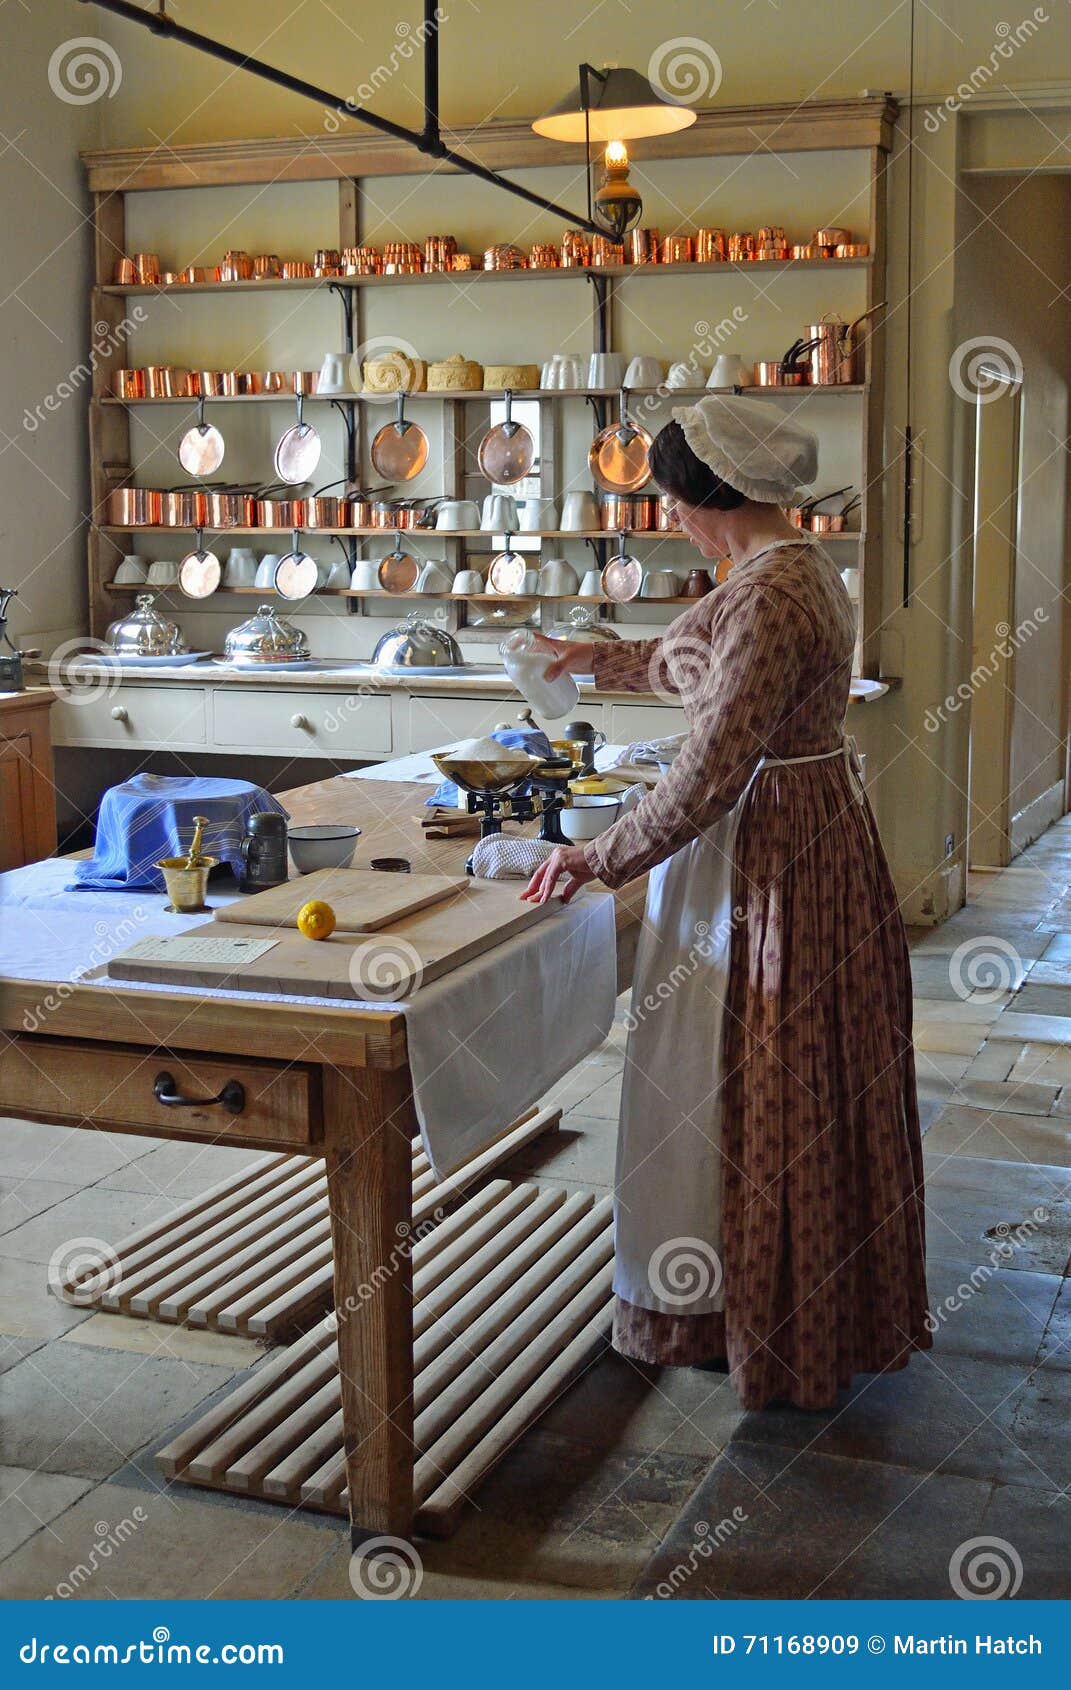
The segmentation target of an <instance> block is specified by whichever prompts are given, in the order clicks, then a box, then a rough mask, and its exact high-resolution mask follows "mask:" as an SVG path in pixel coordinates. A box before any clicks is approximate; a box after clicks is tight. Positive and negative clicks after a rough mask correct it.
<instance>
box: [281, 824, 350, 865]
mask: <svg viewBox="0 0 1071 1690" xmlns="http://www.w3.org/2000/svg"><path fill="white" fill-rule="evenodd" d="M360 835H361V830H360V828H359V827H348V826H346V824H345V823H343V822H324V823H322V824H321V825H320V826H318V827H292V828H291V829H290V830H289V832H288V834H287V844H288V845H289V847H290V857H291V860H292V861H293V864H294V867H295V868H296V869H297V871H298V873H299V874H312V873H313V872H314V870H316V869H318V868H349V866H350V864H351V863H352V861H353V853H354V851H355V850H356V849H357V841H358V839H359V838H360Z"/></svg>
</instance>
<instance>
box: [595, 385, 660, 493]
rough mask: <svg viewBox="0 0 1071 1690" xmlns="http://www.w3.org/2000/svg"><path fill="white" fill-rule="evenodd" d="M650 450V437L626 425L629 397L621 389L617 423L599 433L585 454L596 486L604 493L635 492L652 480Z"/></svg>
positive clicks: (645, 432)
mask: <svg viewBox="0 0 1071 1690" xmlns="http://www.w3.org/2000/svg"><path fill="white" fill-rule="evenodd" d="M650 450H651V436H650V434H649V433H648V432H647V430H646V429H645V428H641V427H639V425H638V424H637V423H633V422H630V421H629V417H628V395H627V393H626V391H625V389H624V388H622V389H621V404H620V415H619V417H618V420H617V422H615V423H610V424H609V425H608V427H606V428H603V429H600V430H599V432H598V434H597V435H596V436H595V438H594V440H593V441H592V442H591V449H590V451H589V452H588V467H589V468H590V470H591V473H592V476H593V477H594V480H595V485H596V486H597V487H599V488H601V490H602V491H603V492H604V493H636V492H638V491H639V489H640V488H641V487H645V486H646V485H647V483H648V481H650V479H651V465H650V462H649V459H648V453H649V452H650Z"/></svg>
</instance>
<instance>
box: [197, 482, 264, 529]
mask: <svg viewBox="0 0 1071 1690" xmlns="http://www.w3.org/2000/svg"><path fill="white" fill-rule="evenodd" d="M206 498H207V500H208V522H207V524H206V526H207V527H209V528H255V527H256V525H257V520H256V519H257V513H256V496H255V494H254V492H253V490H252V488H249V487H241V486H238V485H237V484H232V485H230V486H226V487H210V488H208V489H207V490H206Z"/></svg>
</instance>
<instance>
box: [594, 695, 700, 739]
mask: <svg viewBox="0 0 1071 1690" xmlns="http://www.w3.org/2000/svg"><path fill="white" fill-rule="evenodd" d="M608 713H609V717H610V726H609V728H608V729H607V738H608V739H610V740H612V742H613V743H614V744H615V745H631V744H632V742H633V740H637V739H665V738H666V736H667V735H668V734H682V733H687V731H688V718H687V717H686V716H685V714H684V711H683V710H680V709H678V708H677V707H676V706H675V705H672V704H611V705H610V707H609V712H608Z"/></svg>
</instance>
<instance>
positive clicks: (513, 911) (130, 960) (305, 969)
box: [108, 877, 559, 1003]
mask: <svg viewBox="0 0 1071 1690" xmlns="http://www.w3.org/2000/svg"><path fill="white" fill-rule="evenodd" d="M306 878H309V877H306ZM520 889H521V883H520V882H519V881H516V880H515V881H511V882H509V883H507V884H505V885H501V886H499V885H495V884H493V883H491V884H489V883H488V882H486V881H472V880H468V881H467V882H466V885H465V890H464V891H463V892H461V893H459V895H458V896H457V897H456V898H451V899H450V901H449V902H447V903H440V904H436V905H432V906H430V907H429V908H426V909H423V910H420V911H418V912H417V913H416V914H414V915H410V916H407V917H405V919H404V920H402V921H398V922H396V923H395V924H394V925H393V926H392V927H391V928H390V929H389V930H387V931H384V932H379V933H365V934H354V933H339V932H337V931H336V932H335V933H333V934H332V935H331V937H330V939H321V940H313V939H305V938H302V936H301V934H300V933H298V932H296V931H285V932H279V933H278V934H272V935H270V937H272V938H274V939H275V940H276V942H275V944H274V945H273V946H272V948H271V949H270V950H269V951H266V952H265V953H264V954H263V955H262V956H259V957H255V958H252V959H251V960H242V961H240V962H238V963H237V964H235V962H233V961H226V962H219V961H198V962H177V961H175V960H173V959H172V960H163V961H161V960H154V959H152V958H147V957H145V956H138V955H131V954H130V953H129V952H127V953H124V955H121V956H117V957H113V958H112V959H111V960H110V961H109V963H108V974H109V976H110V978H112V979H113V980H148V981H153V982H155V983H157V984H159V985H173V986H200V987H203V988H204V989H205V990H206V991H211V990H212V989H213V988H216V989H217V990H228V991H234V990H238V991H248V992H268V993H271V994H272V995H273V996H274V995H279V996H285V997H315V998H341V999H349V1000H350V1001H352V1000H354V999H367V1000H370V1001H372V1002H384V1003H393V1002H398V1001H399V1000H401V999H404V998H408V997H411V996H412V994H413V993H414V992H415V991H416V990H418V988H419V987H420V986H421V985H427V984H429V983H430V982H431V981H432V980H438V979H440V978H441V977H442V976H443V975H444V974H447V973H449V972H450V970H451V969H454V968H458V967H460V965H461V964H462V963H464V962H470V961H471V960H472V958H473V957H477V956H480V955H482V954H483V953H484V952H485V951H489V950H491V949H492V948H493V947H494V946H495V945H500V944H502V943H503V941H504V940H506V939H509V938H511V937H512V936H513V935H514V934H515V933H520V932H523V931H524V930H525V929H526V928H529V927H532V926H534V924H535V923H536V922H538V921H542V920H543V919H544V918H545V917H546V916H547V915H548V914H549V913H550V911H551V910H553V909H556V908H557V907H558V903H559V900H558V899H557V898H552V899H551V900H550V902H549V903H547V904H525V903H522V902H521V901H520V896H519V894H520ZM187 933H188V934H189V936H190V937H193V936H196V937H197V938H199V939H205V938H212V937H219V938H226V939H241V938H244V939H247V940H258V939H259V940H264V939H266V938H268V937H269V934H268V933H267V931H266V930H265V928H264V927H263V926H254V925H253V924H252V923H249V924H247V925H242V924H240V923H237V922H228V923H226V924H224V923H222V922H220V923H218V924H217V923H215V922H212V923H205V924H204V925H202V926H200V927H194V928H189V929H187ZM180 937H181V935H180ZM143 943H149V942H148V941H145V942H143ZM133 949H134V950H135V951H137V950H139V949H141V946H135V947H133Z"/></svg>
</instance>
